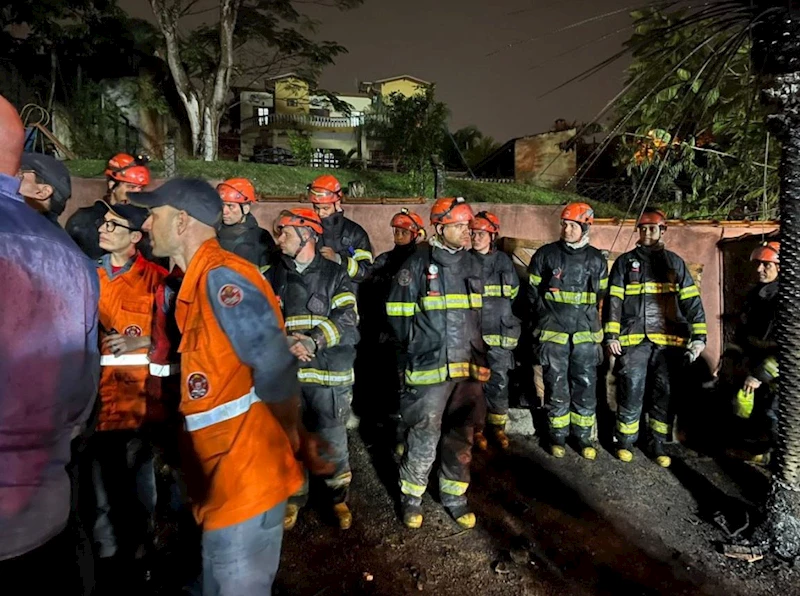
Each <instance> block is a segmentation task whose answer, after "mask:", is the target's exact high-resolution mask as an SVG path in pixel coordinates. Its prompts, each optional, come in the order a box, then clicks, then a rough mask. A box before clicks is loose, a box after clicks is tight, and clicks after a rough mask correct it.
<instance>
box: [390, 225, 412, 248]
mask: <svg viewBox="0 0 800 596" xmlns="http://www.w3.org/2000/svg"><path fill="white" fill-rule="evenodd" d="M392 234H394V243H395V245H396V246H406V245H408V244H411V243H412V242H413V241H414V234H413V233H412V232H411V230H406V229H405V228H392Z"/></svg>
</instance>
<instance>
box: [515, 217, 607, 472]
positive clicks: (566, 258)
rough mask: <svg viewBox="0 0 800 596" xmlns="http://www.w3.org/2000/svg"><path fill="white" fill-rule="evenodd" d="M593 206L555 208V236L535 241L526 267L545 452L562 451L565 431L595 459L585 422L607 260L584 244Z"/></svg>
mask: <svg viewBox="0 0 800 596" xmlns="http://www.w3.org/2000/svg"><path fill="white" fill-rule="evenodd" d="M593 223H594V211H593V210H592V208H591V207H590V206H589V205H587V204H586V203H570V204H569V205H567V206H566V207H564V209H563V211H562V212H561V239H560V240H558V241H557V242H553V243H551V244H546V245H544V246H542V247H541V248H540V249H539V250H537V251H536V253H535V254H534V255H533V258H532V259H531V262H530V264H529V266H528V282H529V284H530V291H529V292H528V296H529V298H530V300H531V302H532V308H533V315H534V319H535V320H536V328H535V330H534V339H535V341H537V342H538V344H537V348H536V351H537V352H538V357H539V362H540V363H541V365H542V376H543V381H544V400H545V408H546V410H547V420H548V428H549V438H550V453H551V454H552V455H553V456H554V457H564V455H565V454H566V447H565V445H566V441H567V438H568V436H569V434H570V429H571V430H572V433H571V434H572V436H573V437H575V439H576V441H577V445H578V450H579V451H580V454H581V456H583V457H584V458H586V459H588V460H593V459H595V458H596V457H597V449H596V447H595V446H594V445H593V444H592V440H591V435H592V427H593V426H594V425H595V422H596V418H595V411H596V409H597V367H598V366H600V364H602V362H603V349H602V345H601V344H602V341H603V331H602V325H601V323H600V313H599V305H600V302H601V301H602V299H603V296H604V294H605V293H606V291H607V289H608V264H607V262H606V259H605V257H604V256H603V254H602V253H601V252H600V251H599V250H597V249H596V248H594V247H593V246H591V245H590V244H589V236H590V230H591V226H592V224H593Z"/></svg>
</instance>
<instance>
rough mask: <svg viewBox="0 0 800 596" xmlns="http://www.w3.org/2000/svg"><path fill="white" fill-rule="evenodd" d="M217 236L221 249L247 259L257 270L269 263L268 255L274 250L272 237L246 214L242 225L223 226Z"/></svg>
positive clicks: (250, 214)
mask: <svg viewBox="0 0 800 596" xmlns="http://www.w3.org/2000/svg"><path fill="white" fill-rule="evenodd" d="M217 236H218V237H219V244H220V246H222V248H224V249H225V250H227V251H229V252H232V253H233V254H235V255H239V256H240V257H242V258H243V259H247V260H248V261H250V262H251V263H253V264H254V265H255V266H256V267H259V268H263V267H264V266H265V265H266V264H267V263H268V262H269V258H270V255H271V253H272V252H273V251H274V250H275V240H273V239H272V235H271V234H270V233H269V232H268V231H267V230H265V229H263V228H260V227H259V226H258V221H257V220H256V218H255V217H254V216H253V214H252V213H248V214H247V216H246V217H245V219H244V221H243V222H242V223H238V224H236V225H233V226H226V225H223V226H222V227H221V228H220V230H219V232H218V233H217Z"/></svg>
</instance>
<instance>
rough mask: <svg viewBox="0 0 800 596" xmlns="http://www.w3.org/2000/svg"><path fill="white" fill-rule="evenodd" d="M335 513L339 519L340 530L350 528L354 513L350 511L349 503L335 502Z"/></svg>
mask: <svg viewBox="0 0 800 596" xmlns="http://www.w3.org/2000/svg"><path fill="white" fill-rule="evenodd" d="M333 514H334V515H335V516H336V519H338V520H339V529H340V530H349V529H350V526H351V525H352V524H353V514H352V513H350V508H349V507H348V506H347V503H335V504H334V506H333Z"/></svg>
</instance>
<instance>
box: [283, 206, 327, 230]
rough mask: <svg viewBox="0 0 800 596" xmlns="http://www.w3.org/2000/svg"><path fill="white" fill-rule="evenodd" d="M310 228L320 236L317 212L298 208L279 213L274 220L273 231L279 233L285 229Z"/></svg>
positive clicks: (320, 225) (319, 222) (320, 221)
mask: <svg viewBox="0 0 800 596" xmlns="http://www.w3.org/2000/svg"><path fill="white" fill-rule="evenodd" d="M287 226H288V227H293V228H311V229H312V230H314V231H315V232H316V233H317V234H319V235H320V236H321V235H322V220H321V219H320V218H319V215H317V212H316V211H314V210H313V209H309V208H308V207H298V208H297V209H289V210H287V211H281V213H280V215H278V219H276V220H275V229H276V230H277V231H278V232H280V231H281V229H283V228H285V227H287Z"/></svg>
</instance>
